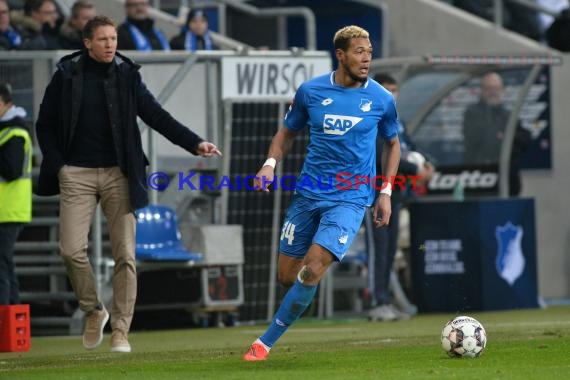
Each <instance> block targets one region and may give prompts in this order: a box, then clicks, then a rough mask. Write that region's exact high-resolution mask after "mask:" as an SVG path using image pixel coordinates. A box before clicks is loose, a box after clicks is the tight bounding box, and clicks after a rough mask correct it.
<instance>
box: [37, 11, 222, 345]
mask: <svg viewBox="0 0 570 380" xmlns="http://www.w3.org/2000/svg"><path fill="white" fill-rule="evenodd" d="M83 36H84V40H83V41H84V43H85V49H83V50H80V51H78V52H75V53H73V54H71V55H68V56H65V57H63V58H62V59H61V60H60V62H59V64H58V65H57V71H56V72H55V74H54V75H53V77H52V79H51V81H50V83H49V84H48V86H47V88H46V91H45V94H44V97H43V100H42V103H41V105H40V110H39V115H38V119H37V123H36V129H37V136H38V142H39V145H40V148H41V150H42V153H43V161H42V164H41V169H40V175H39V180H38V187H37V192H38V194H39V195H55V194H58V193H59V194H60V214H59V220H60V230H59V239H60V248H61V256H62V257H63V260H64V262H65V265H66V268H67V273H68V276H69V279H70V282H71V286H72V288H73V290H74V291H75V295H76V297H77V299H78V301H79V307H80V309H81V310H83V311H84V312H85V313H86V321H85V329H84V332H83V346H84V347H85V348H86V349H94V348H96V347H97V346H99V345H100V344H101V342H102V340H103V329H104V328H105V324H106V323H107V321H108V319H109V313H108V312H107V310H106V308H105V306H104V305H103V303H102V302H101V299H100V298H99V295H98V294H97V284H96V282H95V277H94V274H93V270H92V268H91V265H90V264H89V258H88V256H87V242H88V233H89V228H90V225H91V219H92V217H93V215H94V213H95V209H96V207H97V203H98V202H99V201H100V202H101V208H102V210H103V213H104V214H105V216H106V217H107V221H108V224H107V225H108V227H109V235H110V238H111V251H112V254H113V258H114V260H115V266H114V274H113V309H112V312H111V315H112V319H111V327H112V330H113V333H112V335H111V351H113V352H130V351H131V345H130V344H129V341H128V337H127V334H128V332H129V329H130V325H131V321H132V318H133V312H134V306H135V299H136V293H137V277H136V268H135V252H134V246H135V229H136V222H135V216H134V211H135V210H136V209H138V208H141V207H144V206H146V205H147V203H148V194H147V178H146V172H145V167H146V165H147V164H148V161H147V159H146V157H145V155H144V152H143V149H142V141H141V136H140V133H139V129H138V124H137V117H140V118H141V119H142V120H143V121H144V122H145V123H146V124H147V125H148V126H150V127H151V128H153V129H155V130H157V131H158V132H160V133H161V134H163V135H164V136H166V137H167V138H168V139H169V140H170V141H172V142H174V143H176V144H178V145H179V146H181V147H182V148H184V149H186V150H187V151H189V152H191V153H193V154H198V155H201V156H212V155H214V154H220V152H219V151H218V149H217V148H216V146H215V145H214V144H212V143H209V142H206V141H204V140H202V139H201V138H200V137H199V136H198V135H196V134H195V133H193V132H192V131H190V129H188V128H186V127H185V126H184V125H182V124H180V123H179V122H178V121H177V120H176V119H174V118H173V117H172V116H171V115H170V114H169V113H168V112H167V111H165V110H164V109H163V108H162V107H161V106H160V104H159V103H158V102H157V101H156V99H155V98H154V96H153V95H152V94H151V93H150V91H149V90H148V89H147V88H146V86H145V84H144V83H143V82H142V79H141V75H140V73H139V69H140V66H139V65H137V64H135V63H134V62H133V61H131V60H130V59H128V58H127V57H125V56H123V55H121V54H120V53H117V51H116V49H117V29H116V25H115V22H114V21H113V20H111V19H110V18H108V17H106V16H95V17H94V18H92V19H91V20H89V21H88V22H87V24H86V25H85V27H84V29H83Z"/></svg>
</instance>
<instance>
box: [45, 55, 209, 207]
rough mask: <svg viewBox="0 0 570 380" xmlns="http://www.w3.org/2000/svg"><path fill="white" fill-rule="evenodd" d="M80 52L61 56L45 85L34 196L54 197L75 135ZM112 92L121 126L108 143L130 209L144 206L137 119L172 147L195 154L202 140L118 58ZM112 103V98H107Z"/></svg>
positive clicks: (134, 66) (136, 67) (143, 161)
mask: <svg viewBox="0 0 570 380" xmlns="http://www.w3.org/2000/svg"><path fill="white" fill-rule="evenodd" d="M83 54H86V53H84V52H82V51H78V52H75V53H73V54H70V55H68V56H65V57H63V58H62V59H61V60H60V62H59V63H58V65H57V71H56V72H55V74H54V75H53V77H52V79H51V82H50V83H49V84H48V86H47V88H46V91H45V94H44V98H43V100H42V103H41V106H40V111H39V115H38V119H37V122H36V131H37V138H38V142H39V145H40V148H41V150H42V153H43V161H42V164H41V169H40V175H39V179H38V184H37V187H36V189H35V192H36V194H38V195H55V194H58V193H59V181H58V179H57V174H58V172H59V170H60V169H61V167H62V166H63V165H65V164H66V156H67V154H68V153H69V149H70V147H71V142H72V141H73V136H74V133H75V131H76V126H77V120H78V115H79V108H80V105H81V96H82V95H81V93H82V83H83V75H82V73H83V64H82V58H83ZM114 65H115V70H116V80H117V92H118V99H119V109H120V114H121V121H120V124H119V125H118V126H115V127H113V126H112V129H113V131H112V132H113V136H114V139H113V143H114V144H115V149H116V151H117V152H118V155H119V156H120V157H123V158H124V159H121V160H119V166H120V168H121V171H122V172H123V173H124V174H125V176H127V178H128V183H129V195H130V204H131V208H132V209H133V210H135V209H138V208H141V207H144V206H146V205H147V204H148V194H147V178H146V166H147V165H148V160H147V158H146V156H145V154H144V152H143V148H142V141H141V135H140V131H139V128H138V126H137V116H139V117H140V118H141V119H142V120H143V121H144V122H145V123H146V124H147V125H148V126H150V127H151V128H152V129H154V130H156V131H157V132H159V133H160V134H162V135H163V136H165V137H166V138H167V139H168V140H170V141H171V142H172V143H174V144H176V145H179V146H181V147H182V148H184V149H186V150H187V151H189V152H191V153H193V154H196V149H197V147H198V144H200V143H201V142H202V141H203V140H202V139H201V138H200V137H199V136H198V135H196V134H195V133H194V132H192V131H191V130H190V129H188V128H187V127H185V126H184V125H182V124H180V123H179V122H178V121H177V120H176V119H174V118H173V117H172V116H171V115H170V114H169V113H168V112H167V111H166V110H164V109H163V108H162V107H161V105H160V104H159V103H158V102H157V101H156V99H155V98H154V96H153V95H152V94H151V92H150V91H149V90H148V89H147V88H146V86H145V84H144V83H143V81H142V79H141V75H140V73H139V69H140V66H139V65H137V64H135V63H134V62H133V61H131V60H130V59H128V58H126V57H125V56H123V55H121V54H120V53H117V54H116V56H115V61H114ZM111 98H114V97H111Z"/></svg>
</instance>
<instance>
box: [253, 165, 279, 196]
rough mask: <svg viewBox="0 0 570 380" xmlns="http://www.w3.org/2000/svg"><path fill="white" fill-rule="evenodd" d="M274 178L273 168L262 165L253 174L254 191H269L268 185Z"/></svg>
mask: <svg viewBox="0 0 570 380" xmlns="http://www.w3.org/2000/svg"><path fill="white" fill-rule="evenodd" d="M274 178H275V170H274V169H273V168H272V167H271V166H269V165H265V166H263V167H262V168H261V169H260V170H259V171H258V172H257V174H256V175H255V179H254V180H253V188H254V189H255V191H263V192H265V193H268V192H269V189H268V187H269V185H270V184H271V183H272V182H273V179H274Z"/></svg>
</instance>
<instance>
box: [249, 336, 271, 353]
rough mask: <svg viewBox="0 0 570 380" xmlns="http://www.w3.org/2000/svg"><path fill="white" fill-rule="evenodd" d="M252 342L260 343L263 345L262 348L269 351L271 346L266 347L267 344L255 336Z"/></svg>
mask: <svg viewBox="0 0 570 380" xmlns="http://www.w3.org/2000/svg"><path fill="white" fill-rule="evenodd" d="M253 343H258V344H261V345H262V346H263V348H265V350H267V352H269V351H270V350H271V347H268V346H267V345H266V344H265V343H263V342H262V341H261V339H259V338H257V339H256V340H255V342H253Z"/></svg>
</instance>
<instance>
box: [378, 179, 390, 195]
mask: <svg viewBox="0 0 570 380" xmlns="http://www.w3.org/2000/svg"><path fill="white" fill-rule="evenodd" d="M380 194H386V195H387V196H389V197H391V196H392V184H391V183H390V182H386V183H385V184H383V185H382V189H381V190H380Z"/></svg>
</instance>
